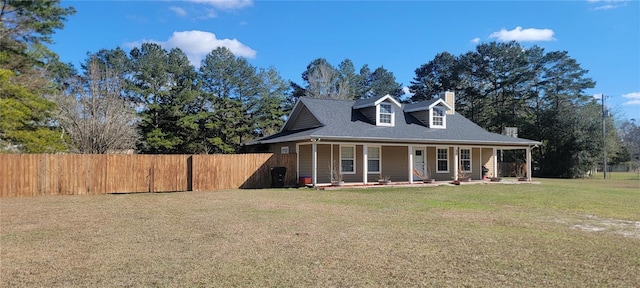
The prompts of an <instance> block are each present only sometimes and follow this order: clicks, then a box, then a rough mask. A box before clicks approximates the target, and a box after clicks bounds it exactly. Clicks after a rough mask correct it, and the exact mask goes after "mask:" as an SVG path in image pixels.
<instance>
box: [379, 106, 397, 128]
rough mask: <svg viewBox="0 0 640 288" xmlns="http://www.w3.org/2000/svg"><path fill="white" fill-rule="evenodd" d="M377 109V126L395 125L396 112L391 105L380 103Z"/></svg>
mask: <svg viewBox="0 0 640 288" xmlns="http://www.w3.org/2000/svg"><path fill="white" fill-rule="evenodd" d="M376 108H377V110H378V111H377V112H378V113H377V114H378V117H376V118H377V119H376V120H377V121H376V125H379V126H393V125H394V118H395V117H394V111H393V105H391V103H380V104H379V105H378V106H376Z"/></svg>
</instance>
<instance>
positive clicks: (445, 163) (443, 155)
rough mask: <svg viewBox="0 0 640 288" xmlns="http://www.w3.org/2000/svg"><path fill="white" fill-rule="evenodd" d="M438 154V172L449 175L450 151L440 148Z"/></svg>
mask: <svg viewBox="0 0 640 288" xmlns="http://www.w3.org/2000/svg"><path fill="white" fill-rule="evenodd" d="M436 154H437V163H436V172H437V173H448V172H449V149H448V148H438V149H437V150H436Z"/></svg>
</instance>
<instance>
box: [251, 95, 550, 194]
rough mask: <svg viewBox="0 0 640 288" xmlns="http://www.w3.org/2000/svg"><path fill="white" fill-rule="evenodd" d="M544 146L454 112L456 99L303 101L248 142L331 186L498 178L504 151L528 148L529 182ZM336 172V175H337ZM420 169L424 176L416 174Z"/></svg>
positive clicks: (299, 172)
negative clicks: (334, 179)
mask: <svg viewBox="0 0 640 288" xmlns="http://www.w3.org/2000/svg"><path fill="white" fill-rule="evenodd" d="M539 144H540V142H538V141H533V140H527V139H521V138H515V137H510V136H506V135H502V134H496V133H491V132H488V131H486V130H484V129H483V128H481V127H480V126H478V125H476V124H474V123H473V122H471V121H470V120H468V119H466V118H465V117H463V116H462V115H460V114H457V113H456V112H455V94H454V93H453V92H444V93H442V94H441V95H440V97H439V98H435V99H432V100H428V101H424V102H419V103H412V104H401V103H400V102H398V101H397V100H396V99H395V98H393V97H392V96H389V95H386V96H381V97H378V98H370V99H362V100H333V99H317V98H307V97H301V98H300V99H299V100H298V102H297V103H296V104H295V106H294V108H293V110H292V112H291V114H290V115H289V118H288V119H287V121H286V122H285V124H284V126H283V127H282V129H281V131H280V132H279V133H277V134H275V135H271V136H267V137H263V138H259V139H256V140H253V141H251V142H248V143H245V145H247V146H248V147H250V148H252V149H249V150H252V151H260V152H272V153H296V154H297V164H298V165H297V171H295V173H297V176H298V177H305V178H307V177H310V178H311V184H313V185H314V186H316V185H324V184H330V183H331V176H332V175H335V174H337V173H336V172H339V174H341V176H342V179H343V181H344V182H345V183H361V184H367V183H371V182H377V181H378V179H379V178H380V177H383V176H384V177H388V178H390V179H391V180H392V181H394V182H408V183H413V182H414V181H419V180H420V178H419V177H418V175H421V174H422V175H421V176H424V174H425V173H427V172H428V173H429V174H430V176H431V177H430V178H435V180H436V181H450V180H452V179H454V180H457V179H458V177H460V176H461V175H464V176H470V177H471V179H482V176H483V175H482V170H483V167H485V168H486V169H488V171H487V175H489V176H491V175H497V174H496V168H497V158H498V157H496V155H498V154H497V151H498V150H514V149H515V150H524V151H526V153H524V154H525V155H526V156H525V157H526V159H523V160H525V161H526V177H527V179H528V180H531V149H532V148H533V147H535V146H537V145H539ZM336 170H337V171H336ZM416 171H419V172H416Z"/></svg>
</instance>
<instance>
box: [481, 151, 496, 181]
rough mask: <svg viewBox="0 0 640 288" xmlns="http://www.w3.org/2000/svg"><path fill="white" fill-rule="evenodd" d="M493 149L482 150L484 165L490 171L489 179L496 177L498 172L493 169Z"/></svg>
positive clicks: (488, 173)
mask: <svg viewBox="0 0 640 288" xmlns="http://www.w3.org/2000/svg"><path fill="white" fill-rule="evenodd" d="M493 157H494V156H493V148H482V160H481V162H482V165H484V167H487V169H489V172H487V176H488V177H496V170H495V167H493Z"/></svg>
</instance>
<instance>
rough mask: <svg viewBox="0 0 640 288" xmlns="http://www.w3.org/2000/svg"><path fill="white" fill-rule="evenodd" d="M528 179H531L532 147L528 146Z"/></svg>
mask: <svg viewBox="0 0 640 288" xmlns="http://www.w3.org/2000/svg"><path fill="white" fill-rule="evenodd" d="M527 180H528V181H531V147H530V146H527Z"/></svg>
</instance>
